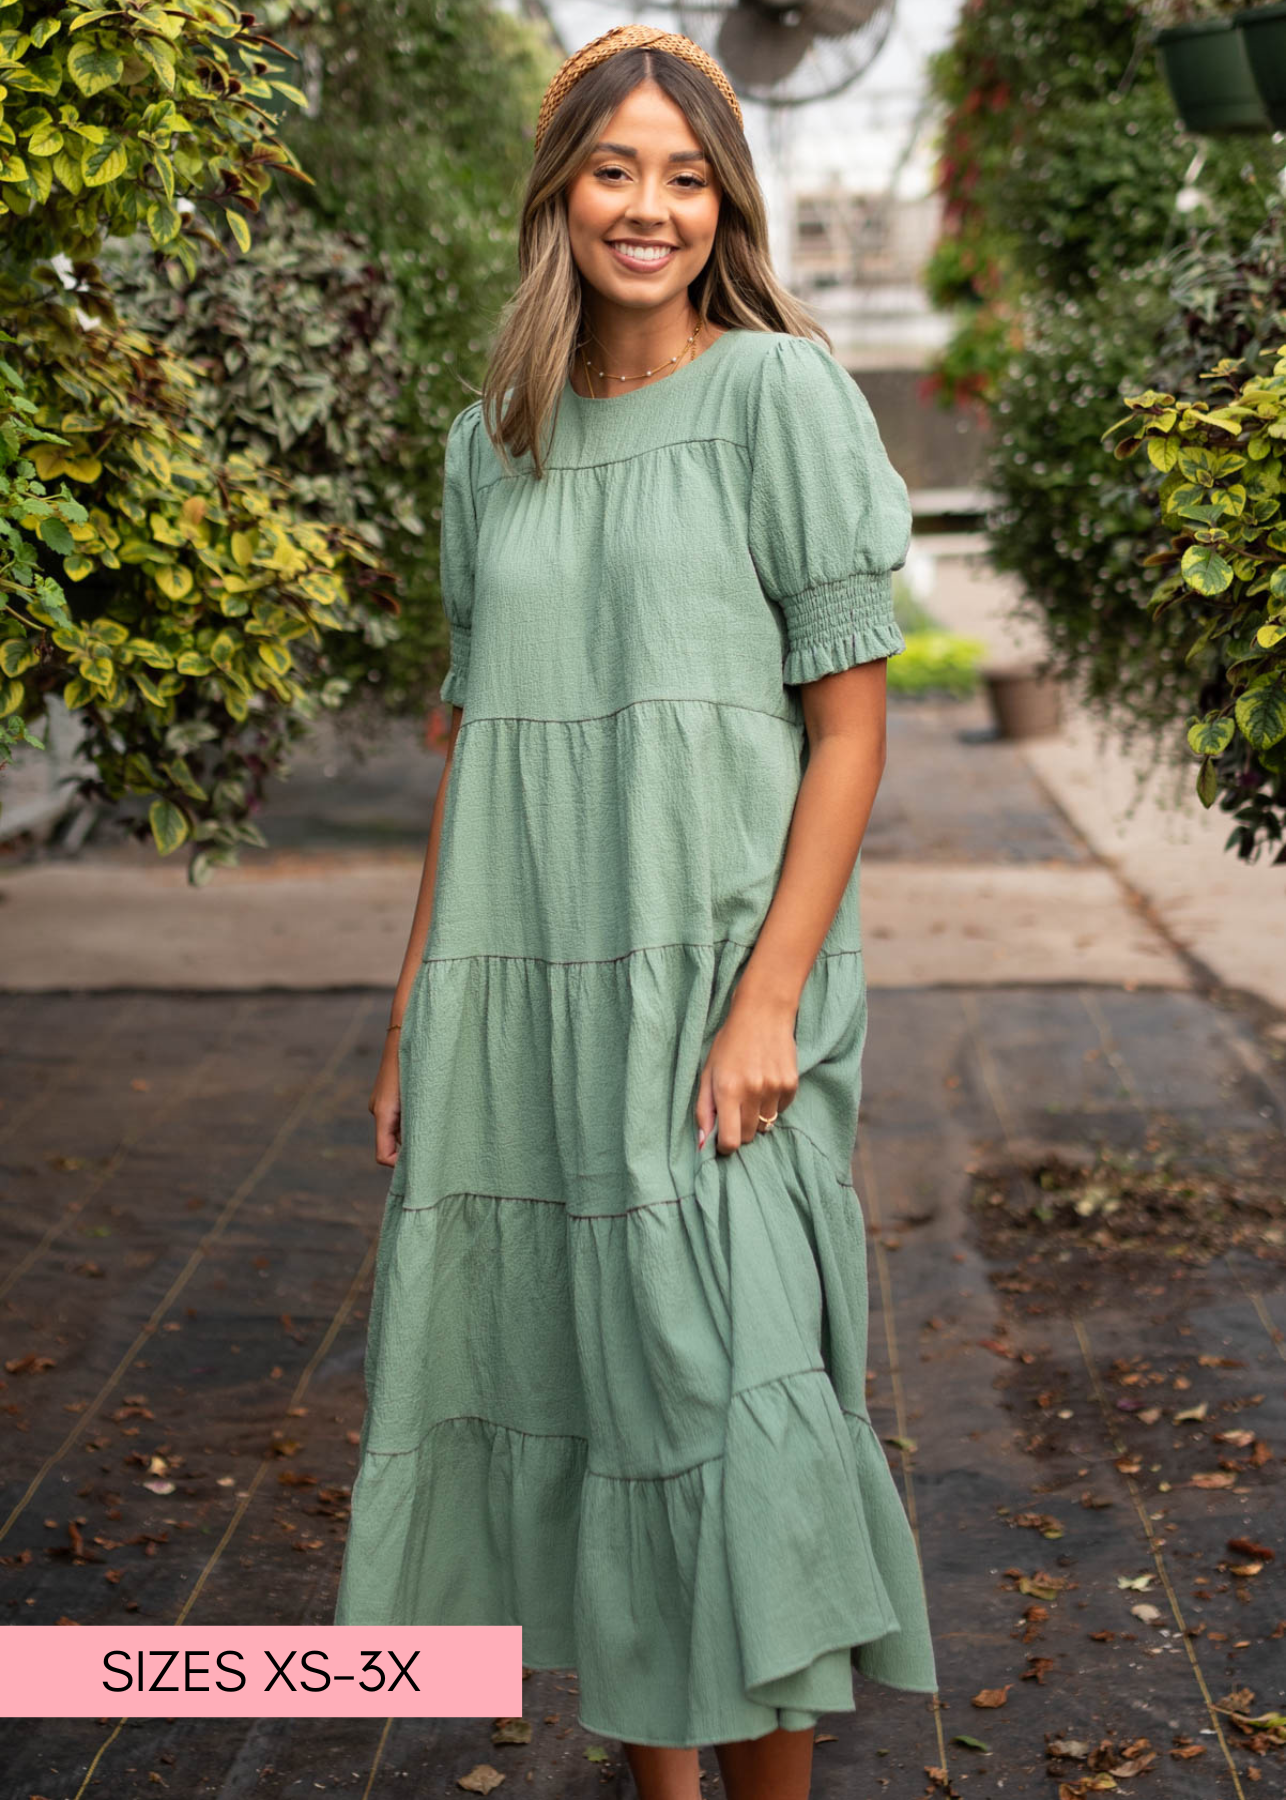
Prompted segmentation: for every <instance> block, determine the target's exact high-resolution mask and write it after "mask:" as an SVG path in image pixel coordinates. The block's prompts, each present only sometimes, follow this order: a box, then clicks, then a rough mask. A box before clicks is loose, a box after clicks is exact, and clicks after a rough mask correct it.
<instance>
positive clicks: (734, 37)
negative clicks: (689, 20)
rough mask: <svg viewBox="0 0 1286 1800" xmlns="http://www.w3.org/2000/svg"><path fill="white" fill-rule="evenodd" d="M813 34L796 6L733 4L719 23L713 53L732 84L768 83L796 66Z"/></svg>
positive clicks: (769, 85) (789, 73) (780, 78)
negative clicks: (771, 6)
mask: <svg viewBox="0 0 1286 1800" xmlns="http://www.w3.org/2000/svg"><path fill="white" fill-rule="evenodd" d="M813 35H814V34H813V32H812V31H811V30H809V29H808V28H807V27H806V26H804V25H803V24H802V23H801V20H800V14H799V9H798V8H796V7H791V8H790V9H789V10H787V9H786V8H777V7H773V8H769V7H760V6H734V7H732V9H731V10H730V11H729V12H728V14H727V15H726V16H725V18H724V20H723V22H722V24H721V25H720V26H719V35H718V37H717V38H716V40H715V56H716V58H717V60H718V61H719V62H721V63H722V64H723V66H724V68H725V69H726V70H727V71H728V74H729V75H730V76H731V77H732V81H733V84H734V86H736V87H739V88H764V87H771V86H772V85H773V84H774V83H775V82H778V81H785V79H786V77H787V76H788V75H791V74H793V73H794V71H795V70H796V69H797V68H798V67H799V65H800V63H801V62H803V60H804V58H805V56H807V54H808V50H809V46H810V45H811V44H812V41H813Z"/></svg>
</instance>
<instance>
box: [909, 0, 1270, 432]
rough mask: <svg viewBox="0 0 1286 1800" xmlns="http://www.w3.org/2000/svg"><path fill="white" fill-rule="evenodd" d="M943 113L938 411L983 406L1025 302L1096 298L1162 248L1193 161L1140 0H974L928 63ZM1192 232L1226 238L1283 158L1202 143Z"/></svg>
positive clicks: (1259, 201) (1265, 145)
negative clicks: (947, 322)
mask: <svg viewBox="0 0 1286 1800" xmlns="http://www.w3.org/2000/svg"><path fill="white" fill-rule="evenodd" d="M930 80H931V88H932V91H933V93H934V95H935V97H936V99H937V101H938V104H939V106H940V108H941V110H942V115H943V116H942V125H941V130H940V139H939V150H940V155H939V164H938V191H939V193H940V194H941V196H942V200H943V209H944V210H943V230H942V235H941V236H940V238H939V242H938V244H937V246H936V248H935V251H934V254H933V256H932V258H931V259H930V263H929V267H928V270H927V275H926V280H927V283H928V287H929V291H930V294H931V295H932V297H933V299H934V301H935V303H936V304H938V305H940V306H950V307H960V308H961V309H962V316H961V319H960V322H959V324H958V326H957V329H956V331H955V333H954V334H953V338H952V340H951V342H950V343H949V344H948V346H947V347H946V349H945V351H944V352H943V354H942V355H941V357H940V359H939V361H938V363H937V365H936V368H935V371H934V372H935V376H936V381H937V386H938V392H939V396H940V398H941V399H942V400H943V401H944V402H947V403H956V402H958V401H960V400H962V399H969V398H977V399H980V400H982V401H983V402H984V403H989V402H990V401H991V400H992V398H993V397H994V393H995V389H996V384H997V382H998V380H999V377H1000V372H1001V370H1002V368H1003V365H1004V361H1005V358H1006V355H1007V352H1008V349H1009V348H1010V347H1012V346H1013V345H1015V344H1016V343H1017V342H1019V341H1020V340H1021V334H1022V331H1023V330H1024V329H1025V319H1024V313H1025V304H1026V302H1027V300H1028V299H1029V298H1039V297H1040V296H1041V295H1043V294H1050V295H1055V294H1056V295H1062V296H1067V297H1074V298H1077V299H1081V298H1084V299H1087V300H1089V299H1092V298H1093V296H1094V295H1095V294H1096V293H1097V292H1098V291H1099V290H1100V289H1101V287H1102V286H1103V285H1104V284H1105V283H1107V282H1109V281H1111V280H1112V279H1113V278H1114V275H1115V272H1116V271H1117V270H1119V269H1122V268H1131V267H1135V266H1137V265H1138V264H1140V263H1143V262H1145V261H1147V260H1149V259H1151V258H1152V257H1153V256H1155V255H1157V254H1158V253H1160V252H1161V251H1163V250H1164V249H1165V248H1166V247H1167V244H1168V243H1169V242H1170V240H1171V238H1172V237H1176V236H1177V235H1178V234H1179V232H1180V229H1181V226H1182V224H1183V221H1182V220H1181V219H1180V216H1179V215H1178V214H1177V213H1176V210H1175V197H1176V195H1177V194H1178V192H1179V190H1180V188H1181V186H1182V184H1183V178H1184V173H1185V170H1186V168H1187V166H1188V164H1189V163H1190V161H1191V158H1192V153H1193V149H1194V140H1193V139H1192V138H1191V137H1189V136H1188V135H1187V134H1185V133H1184V132H1183V130H1182V128H1181V127H1180V125H1179V123H1178V121H1177V119H1176V118H1175V115H1174V108H1173V105H1172V103H1171V101H1170V98H1169V94H1168V92H1167V90H1166V87H1165V84H1164V80H1163V78H1162V76H1161V73H1160V69H1159V65H1158V63H1157V59H1156V55H1155V52H1154V51H1153V49H1152V47H1151V42H1150V26H1149V24H1148V20H1147V17H1146V14H1145V12H1144V10H1143V8H1142V7H1141V6H1140V5H1138V4H1137V3H1136V0H1018V3H1017V4H1013V3H1012V0H972V3H971V4H969V5H967V6H966V7H965V8H964V9H963V11H962V12H961V15H960V18H959V21H958V23H957V26H956V30H955V34H954V36H953V38H952V41H951V43H950V44H949V45H948V46H947V48H946V49H944V50H942V51H940V52H939V53H938V54H937V56H935V57H934V58H933V59H932V62H931V66H930ZM1205 152H1206V160H1205V166H1204V169H1203V171H1202V175H1201V186H1200V191H1199V195H1197V196H1196V197H1195V198H1196V200H1197V205H1196V208H1195V210H1194V213H1193V214H1192V215H1191V216H1190V218H1189V221H1188V222H1189V223H1196V224H1199V225H1204V224H1207V223H1210V222H1216V223H1218V224H1219V225H1221V226H1222V228H1223V229H1224V230H1225V231H1226V233H1227V241H1228V242H1229V243H1236V242H1238V241H1240V239H1241V238H1243V237H1244V236H1245V235H1247V234H1248V233H1249V232H1250V231H1252V230H1253V229H1254V228H1255V226H1256V225H1257V224H1258V223H1259V222H1260V220H1261V218H1262V216H1263V212H1264V204H1265V203H1264V200H1263V198H1262V197H1261V196H1262V193H1263V192H1264V190H1265V189H1266V188H1269V187H1270V184H1271V182H1272V180H1273V178H1274V176H1275V173H1276V170H1277V168H1278V167H1279V165H1280V162H1281V156H1280V153H1279V152H1278V151H1276V150H1275V149H1274V147H1273V145H1272V142H1271V140H1270V139H1269V138H1268V136H1267V134H1265V136H1264V139H1263V141H1262V142H1260V141H1259V140H1254V141H1247V140H1241V141H1239V142H1236V143H1224V142H1219V141H1216V140H1207V141H1206V142H1205Z"/></svg>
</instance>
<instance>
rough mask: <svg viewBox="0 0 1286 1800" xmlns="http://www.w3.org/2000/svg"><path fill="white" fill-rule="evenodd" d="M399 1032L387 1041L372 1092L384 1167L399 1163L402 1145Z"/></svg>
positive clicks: (380, 1160) (379, 1153)
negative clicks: (399, 1152)
mask: <svg viewBox="0 0 1286 1800" xmlns="http://www.w3.org/2000/svg"><path fill="white" fill-rule="evenodd" d="M401 1041H402V1034H401V1032H400V1031H390V1032H389V1033H388V1035H387V1036H386V1037H385V1039H384V1054H383V1056H381V1058H380V1067H379V1073H378V1075H376V1077H375V1087H374V1090H373V1091H372V1093H371V1103H370V1110H371V1112H372V1113H373V1114H374V1115H375V1160H376V1162H377V1163H382V1164H383V1165H384V1167H385V1168H390V1169H391V1168H392V1167H393V1165H394V1163H396V1161H397V1153H398V1149H399V1147H400V1145H401V1142H402V1094H401V1081H400V1075H399V1070H398V1045H399V1044H400V1043H401Z"/></svg>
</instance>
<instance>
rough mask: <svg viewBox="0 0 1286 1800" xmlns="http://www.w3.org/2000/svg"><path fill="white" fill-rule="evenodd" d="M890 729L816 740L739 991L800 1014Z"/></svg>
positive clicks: (865, 815)
mask: <svg viewBox="0 0 1286 1800" xmlns="http://www.w3.org/2000/svg"><path fill="white" fill-rule="evenodd" d="M884 755H885V752H884V736H883V731H882V730H880V731H878V732H877V731H875V730H870V731H865V732H861V733H855V734H848V733H835V734H834V735H829V736H826V737H823V738H822V739H820V741H818V742H817V743H815V744H813V745H811V746H810V749H809V760H808V767H807V768H806V770H805V771H804V776H803V779H802V780H801V782H800V785H799V794H798V798H797V799H796V802H795V811H794V815H793V817H792V819H791V825H790V834H789V837H788V839H787V843H786V852H785V856H784V858H783V862H782V870H781V876H780V879H779V880H778V883H777V891H776V893H775V894H774V896H773V901H772V904H771V906H770V907H769V909H768V913H767V916H766V917H765V919H764V923H763V925H762V927H761V928H760V932H759V936H758V938H757V940H756V943H755V948H754V950H753V951H752V952H751V954H750V956H749V957H748V959H747V961H746V966H745V968H744V969H743V971H742V974H741V979H740V982H739V983H738V992H739V993H741V994H743V995H744V996H745V997H746V998H751V997H753V998H755V999H757V1000H760V1001H763V1002H764V1003H767V1004H771V1005H776V1006H780V1007H782V1008H783V1009H786V1010H788V1011H789V1013H790V1016H791V1017H792V1019H793V1017H794V1015H795V1012H796V1011H797V1009H798V1006H799V999H800V995H801V994H802V992H803V989H804V983H805V982H806V981H807V979H808V976H809V972H810V971H811V969H812V967H813V964H814V962H815V961H816V959H817V954H818V952H819V951H820V949H821V947H822V944H823V943H824V941H825V939H826V934H827V932H828V931H829V930H830V928H831V925H832V924H833V922H834V919H835V914H836V912H837V910H838V908H839V904H840V901H841V900H842V898H843V896H844V892H845V889H846V888H847V886H848V882H849V878H850V876H851V875H852V873H853V867H854V864H855V863H856V861H857V856H858V852H859V851H860V849H861V847H862V839H863V837H864V836H865V835H866V828H867V824H868V823H869V821H870V816H871V809H872V807H873V806H874V804H875V795H876V793H877V791H878V789H879V785H880V778H881V776H882V775H883V773H884Z"/></svg>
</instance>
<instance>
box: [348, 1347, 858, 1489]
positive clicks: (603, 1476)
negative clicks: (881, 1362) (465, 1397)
mask: <svg viewBox="0 0 1286 1800" xmlns="http://www.w3.org/2000/svg"><path fill="white" fill-rule="evenodd" d="M829 1373H830V1371H829V1369H826V1368H825V1367H820V1366H810V1367H808V1368H806V1369H787V1370H786V1371H785V1372H784V1373H783V1374H781V1375H765V1377H764V1379H763V1380H762V1381H752V1382H751V1383H750V1384H749V1386H748V1387H743V1388H734V1389H733V1391H732V1393H730V1394H729V1396H728V1402H729V1405H731V1403H732V1402H733V1401H734V1400H739V1399H740V1398H741V1396H742V1395H743V1394H753V1393H755V1392H757V1391H758V1389H760V1388H764V1387H772V1386H773V1385H774V1383H775V1382H779V1381H793V1380H794V1379H795V1378H796V1376H799V1375H829ZM840 1411H841V1412H844V1411H845V1409H844V1408H843V1407H841V1408H840ZM846 1416H847V1417H850V1418H860V1417H861V1415H860V1414H859V1413H851V1414H846ZM461 1424H468V1425H489V1426H490V1427H491V1428H492V1430H493V1431H504V1432H509V1433H512V1435H513V1436H514V1437H529V1438H540V1439H542V1440H545V1441H548V1442H553V1443H573V1444H588V1443H589V1439H588V1438H587V1437H585V1436H583V1435H582V1434H581V1433H580V1432H579V1431H525V1430H524V1429H523V1428H522V1426H520V1425H506V1424H505V1423H504V1422H503V1420H501V1419H488V1418H487V1417H486V1416H485V1414H483V1413H452V1414H451V1415H450V1417H449V1418H446V1419H436V1420H435V1421H434V1422H433V1424H432V1425H430V1427H429V1429H428V1430H427V1431H426V1432H425V1434H424V1436H423V1437H422V1438H421V1439H420V1441H419V1443H417V1444H412V1445H411V1447H410V1449H409V1450H372V1449H368V1450H367V1452H366V1454H367V1455H368V1456H382V1457H386V1458H389V1459H390V1460H391V1459H392V1458H394V1457H400V1456H415V1455H417V1454H418V1453H419V1452H420V1451H421V1450H422V1449H423V1448H424V1446H425V1444H427V1443H428V1441H429V1439H430V1438H431V1437H432V1436H433V1434H434V1432H435V1431H438V1430H440V1428H441V1427H442V1426H443V1425H461ZM725 1455H726V1452H725V1451H723V1450H719V1451H717V1452H716V1453H715V1454H714V1455H713V1456H702V1457H700V1458H698V1460H697V1461H696V1462H694V1463H689V1464H688V1465H687V1466H686V1468H682V1469H672V1470H671V1471H670V1473H669V1474H668V1475H611V1474H608V1473H607V1471H606V1470H604V1469H586V1470H585V1478H586V1479H587V1480H588V1479H589V1478H590V1477H591V1476H592V1477H593V1478H594V1479H595V1480H596V1481H633V1482H640V1481H646V1482H658V1481H678V1480H679V1478H680V1476H683V1475H691V1474H692V1473H693V1471H694V1470H696V1469H704V1468H706V1467H708V1466H709V1464H710V1463H713V1462H722V1461H723V1460H724V1458H725Z"/></svg>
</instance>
